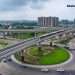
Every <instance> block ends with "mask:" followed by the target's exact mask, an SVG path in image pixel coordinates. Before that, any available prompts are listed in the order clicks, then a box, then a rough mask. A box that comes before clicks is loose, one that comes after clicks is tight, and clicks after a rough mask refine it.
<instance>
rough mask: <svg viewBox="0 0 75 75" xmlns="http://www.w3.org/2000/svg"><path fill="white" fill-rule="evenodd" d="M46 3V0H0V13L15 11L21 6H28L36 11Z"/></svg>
mask: <svg viewBox="0 0 75 75" xmlns="http://www.w3.org/2000/svg"><path fill="white" fill-rule="evenodd" d="M47 1H48V0H0V11H10V10H17V9H19V8H21V7H22V6H28V5H29V6H30V7H31V8H33V9H38V8H41V7H42V6H43V3H45V2H47Z"/></svg>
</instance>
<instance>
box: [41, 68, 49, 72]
mask: <svg viewBox="0 0 75 75" xmlns="http://www.w3.org/2000/svg"><path fill="white" fill-rule="evenodd" d="M41 71H42V72H48V71H49V70H48V69H47V68H42V69H41Z"/></svg>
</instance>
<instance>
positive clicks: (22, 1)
mask: <svg viewBox="0 0 75 75" xmlns="http://www.w3.org/2000/svg"><path fill="white" fill-rule="evenodd" d="M70 1H71V2H70ZM74 3H75V1H74V0H0V20H18V19H21V20H22V19H32V20H33V19H37V17H38V16H58V17H59V18H60V19H74V18H75V16H74V15H75V8H67V7H66V5H67V4H74Z"/></svg>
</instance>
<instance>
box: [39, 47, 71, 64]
mask: <svg viewBox="0 0 75 75" xmlns="http://www.w3.org/2000/svg"><path fill="white" fill-rule="evenodd" d="M69 57H70V56H69V53H68V52H67V51H66V50H65V49H64V48H56V49H55V50H54V51H53V52H52V53H49V54H48V55H45V56H42V57H40V60H39V63H40V64H58V63H61V62H64V61H66V60H67V59H68V58H69Z"/></svg>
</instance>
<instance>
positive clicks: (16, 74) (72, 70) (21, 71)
mask: <svg viewBox="0 0 75 75" xmlns="http://www.w3.org/2000/svg"><path fill="white" fill-rule="evenodd" d="M72 41H73V45H75V43H74V41H75V39H74V40H72ZM72 41H71V42H72ZM71 46H72V45H71ZM73 47H74V49H75V46H73ZM71 52H72V54H73V56H74V58H73V59H72V61H71V62H70V63H68V64H66V65H64V67H62V68H63V69H64V71H62V72H57V71H56V70H51V69H50V70H49V72H41V71H40V69H33V68H28V67H23V66H19V65H17V64H16V63H14V62H13V61H7V62H6V63H4V62H1V63H0V73H1V74H3V75H75V51H74V50H73V51H71Z"/></svg>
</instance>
